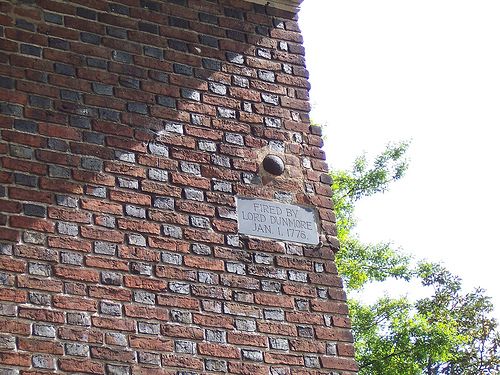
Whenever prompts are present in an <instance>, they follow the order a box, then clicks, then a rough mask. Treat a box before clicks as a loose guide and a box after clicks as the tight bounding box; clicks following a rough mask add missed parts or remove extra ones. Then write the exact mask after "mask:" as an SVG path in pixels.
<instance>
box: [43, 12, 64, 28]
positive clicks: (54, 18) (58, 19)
mask: <svg viewBox="0 0 500 375" xmlns="http://www.w3.org/2000/svg"><path fill="white" fill-rule="evenodd" d="M43 19H44V20H45V21H46V22H49V23H56V24H58V25H62V24H63V17H62V16H61V15H59V14H55V13H50V12H44V13H43Z"/></svg>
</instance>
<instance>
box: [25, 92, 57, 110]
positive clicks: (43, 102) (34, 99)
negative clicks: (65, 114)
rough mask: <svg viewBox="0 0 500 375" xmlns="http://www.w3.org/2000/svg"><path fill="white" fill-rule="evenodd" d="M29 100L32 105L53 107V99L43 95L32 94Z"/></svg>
mask: <svg viewBox="0 0 500 375" xmlns="http://www.w3.org/2000/svg"><path fill="white" fill-rule="evenodd" d="M28 101H29V103H30V105H31V106H33V107H37V108H44V109H49V108H51V107H52V100H50V99H49V98H45V97H43V96H37V95H30V96H29V97H28Z"/></svg>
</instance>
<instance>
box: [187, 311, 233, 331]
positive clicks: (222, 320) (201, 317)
mask: <svg viewBox="0 0 500 375" xmlns="http://www.w3.org/2000/svg"><path fill="white" fill-rule="evenodd" d="M193 322H194V323H195V324H198V325H201V326H204V327H216V328H225V329H233V327H234V319H233V318H232V317H228V316H220V315H218V316H211V315H207V314H206V313H205V314H193Z"/></svg>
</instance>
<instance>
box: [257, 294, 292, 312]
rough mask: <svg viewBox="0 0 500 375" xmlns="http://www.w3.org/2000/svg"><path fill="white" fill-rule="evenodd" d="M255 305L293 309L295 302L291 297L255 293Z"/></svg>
mask: <svg viewBox="0 0 500 375" xmlns="http://www.w3.org/2000/svg"><path fill="white" fill-rule="evenodd" d="M254 296H255V303H257V304H258V305H265V306H278V307H284V308H289V309H293V307H294V301H293V298H291V297H289V296H280V295H277V294H270V293H255V294H254Z"/></svg>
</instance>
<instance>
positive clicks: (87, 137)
mask: <svg viewBox="0 0 500 375" xmlns="http://www.w3.org/2000/svg"><path fill="white" fill-rule="evenodd" d="M99 111H100V110H99ZM104 138H105V137H104V134H101V133H93V132H83V140H84V141H85V142H89V143H93V144H96V145H103V144H104Z"/></svg>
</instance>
